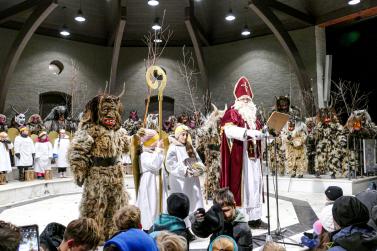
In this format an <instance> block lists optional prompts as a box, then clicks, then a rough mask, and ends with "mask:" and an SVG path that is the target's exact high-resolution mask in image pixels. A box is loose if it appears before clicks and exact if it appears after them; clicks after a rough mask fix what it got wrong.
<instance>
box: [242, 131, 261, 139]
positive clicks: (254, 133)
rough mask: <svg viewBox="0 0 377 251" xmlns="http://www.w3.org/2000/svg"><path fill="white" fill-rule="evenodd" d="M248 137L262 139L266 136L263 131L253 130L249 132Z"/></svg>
mask: <svg viewBox="0 0 377 251" xmlns="http://www.w3.org/2000/svg"><path fill="white" fill-rule="evenodd" d="M246 135H247V136H249V137H251V138H253V139H261V138H263V136H264V134H263V133H262V132H261V131H258V130H252V129H249V130H247V131H246Z"/></svg>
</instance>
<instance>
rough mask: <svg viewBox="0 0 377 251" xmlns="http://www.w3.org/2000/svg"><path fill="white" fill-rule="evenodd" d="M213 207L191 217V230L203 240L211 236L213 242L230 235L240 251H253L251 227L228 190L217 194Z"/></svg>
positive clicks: (225, 189) (197, 212)
mask: <svg viewBox="0 0 377 251" xmlns="http://www.w3.org/2000/svg"><path fill="white" fill-rule="evenodd" d="M213 204H214V205H213V206H212V207H211V208H210V209H209V210H208V211H207V213H205V211H204V209H198V210H197V211H196V212H195V213H194V214H193V215H191V216H190V220H191V223H192V225H191V230H192V231H193V233H194V234H195V235H197V236H199V237H201V238H207V237H208V236H210V235H211V234H212V236H211V241H212V240H214V239H215V238H216V237H217V236H220V235H228V236H230V237H232V238H233V239H234V240H235V241H236V243H237V246H238V250H240V251H244V250H245V251H246V250H253V242H252V235H251V230H250V227H249V225H248V223H247V219H246V218H245V216H244V215H243V214H242V213H241V212H240V211H239V210H238V209H236V202H235V200H234V196H233V194H232V192H231V191H230V190H229V189H228V188H222V189H219V190H217V191H216V192H215V195H214V200H213Z"/></svg>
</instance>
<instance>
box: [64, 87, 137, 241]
mask: <svg viewBox="0 0 377 251" xmlns="http://www.w3.org/2000/svg"><path fill="white" fill-rule="evenodd" d="M121 110H122V105H121V103H120V101H119V97H116V96H112V95H108V94H102V95H98V96H96V97H94V98H93V99H92V100H90V101H89V102H88V104H87V105H86V107H85V113H84V115H83V118H82V119H81V122H80V125H79V129H78V131H77V132H76V133H75V136H74V138H73V140H72V143H71V148H70V151H69V162H70V166H71V169H72V172H73V174H74V178H75V181H76V183H77V185H79V186H82V185H84V191H83V196H82V200H81V205H80V216H81V217H89V218H93V219H95V220H96V222H97V223H98V225H99V227H100V229H101V240H102V241H104V240H107V239H108V238H109V237H111V235H112V234H114V233H115V231H116V229H115V226H114V223H113V220H112V217H113V215H114V213H115V212H116V211H117V210H118V209H120V208H121V207H123V206H124V205H126V204H128V195H127V193H126V191H125V189H124V184H123V183H124V181H123V178H124V171H123V166H122V163H121V161H120V160H121V156H122V154H124V153H127V152H128V149H129V142H128V136H127V131H126V130H125V129H124V128H121V115H120V114H121Z"/></svg>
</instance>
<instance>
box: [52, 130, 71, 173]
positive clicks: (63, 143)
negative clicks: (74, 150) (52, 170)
mask: <svg viewBox="0 0 377 251" xmlns="http://www.w3.org/2000/svg"><path fill="white" fill-rule="evenodd" d="M70 143H71V142H70V140H69V137H68V136H65V138H63V139H60V140H59V139H56V140H55V142H54V149H53V154H57V155H58V158H57V159H56V163H55V166H56V167H69V163H68V159H67V154H68V149H69V146H70Z"/></svg>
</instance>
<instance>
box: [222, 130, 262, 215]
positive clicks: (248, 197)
mask: <svg viewBox="0 0 377 251" xmlns="http://www.w3.org/2000/svg"><path fill="white" fill-rule="evenodd" d="M224 130H225V135H226V137H227V138H229V139H236V140H240V141H243V161H242V162H243V166H242V179H243V183H242V209H241V211H243V213H244V214H245V215H247V216H248V217H249V220H250V221H252V220H258V219H261V217H262V201H263V199H262V196H263V195H262V186H263V177H262V172H261V165H260V160H259V159H250V158H249V156H248V154H247V135H246V129H245V128H242V127H238V126H234V125H229V126H226V127H225V128H224Z"/></svg>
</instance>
